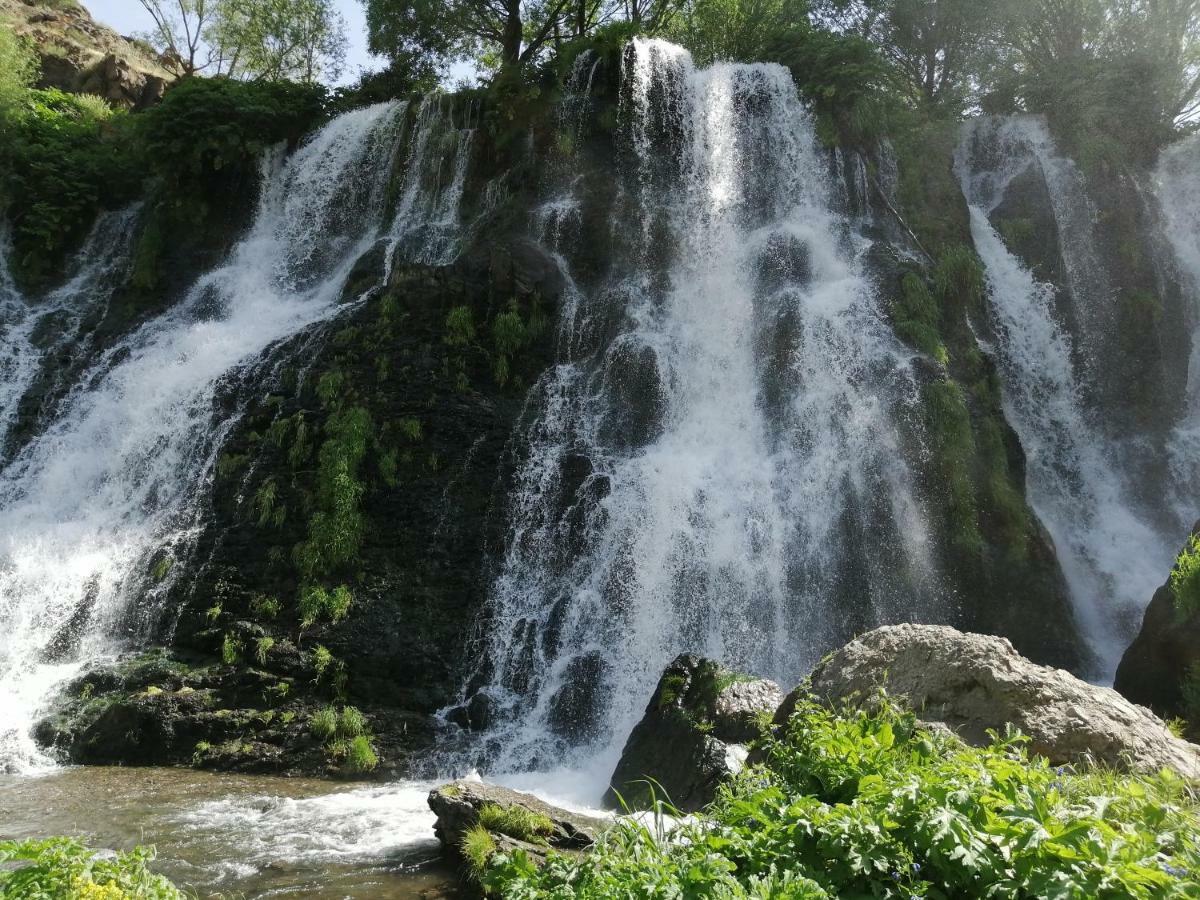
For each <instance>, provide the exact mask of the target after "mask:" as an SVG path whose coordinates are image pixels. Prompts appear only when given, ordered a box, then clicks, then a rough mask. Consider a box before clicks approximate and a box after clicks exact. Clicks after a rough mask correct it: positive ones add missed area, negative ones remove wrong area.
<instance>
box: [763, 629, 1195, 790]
mask: <svg viewBox="0 0 1200 900" xmlns="http://www.w3.org/2000/svg"><path fill="white" fill-rule="evenodd" d="M881 689H886V690H887V691H888V693H889V694H892V695H894V696H897V697H899V698H902V699H903V700H904V701H905V702H907V703H908V705H909V706H910V707H911V708H912V709H913V710H914V711H915V712H916V714H917V716H918V718H920V719H921V720H922V721H925V722H928V723H932V724H937V725H943V726H945V727H947V728H949V729H950V730H951V731H953V732H954V733H955V734H957V735H958V736H959V737H961V738H962V739H963V740H965V741H967V742H968V743H971V744H977V745H987V744H989V743H991V740H992V739H991V737H990V735H989V731H996V732H1000V733H1003V731H1004V729H1005V727H1006V726H1008V725H1014V726H1016V727H1017V728H1019V729H1020V730H1021V731H1022V732H1023V733H1024V734H1026V735H1028V736H1029V738H1030V743H1029V749H1030V751H1031V752H1033V753H1037V754H1039V755H1041V756H1044V757H1046V758H1047V759H1048V760H1050V762H1052V763H1054V764H1066V763H1080V762H1087V761H1096V762H1099V763H1101V764H1102V765H1105V766H1108V767H1111V768H1115V769H1120V770H1125V771H1128V770H1137V771H1150V772H1157V771H1159V770H1160V769H1163V768H1171V769H1174V770H1175V771H1177V772H1178V773H1179V774H1181V775H1183V776H1184V777H1187V778H1193V779H1200V747H1197V746H1195V745H1194V744H1189V743H1188V742H1187V741H1184V740H1181V739H1179V738H1177V737H1175V736H1173V735H1172V734H1171V733H1170V731H1169V730H1168V729H1167V726H1166V724H1165V723H1164V722H1163V721H1162V720H1161V719H1159V718H1158V717H1156V716H1155V715H1154V714H1153V713H1151V712H1150V711H1149V710H1147V709H1145V708H1144V707H1141V706H1136V705H1135V704H1133V703H1130V702H1129V701H1128V700H1126V699H1125V698H1124V697H1122V696H1121V695H1120V694H1118V693H1117V692H1116V691H1114V690H1111V689H1109V688H1101V687H1096V686H1095V685H1091V684H1088V683H1086V682H1084V681H1081V680H1080V679H1078V678H1076V677H1075V676H1073V675H1071V674H1070V673H1069V672H1065V671H1063V670H1061V669H1050V668H1047V667H1045V666H1039V665H1036V664H1035V663H1032V662H1030V661H1029V660H1027V659H1025V658H1024V657H1022V656H1021V655H1020V654H1018V653H1017V651H1016V650H1014V649H1013V646H1012V644H1010V643H1009V642H1008V641H1007V640H1005V639H1004V638H998V637H990V636H987V635H979V634H964V633H963V632H961V631H957V630H955V629H953V628H947V627H944V626H934V625H895V626H889V627H885V628H878V629H876V630H874V631H872V632H869V633H868V634H865V635H863V636H862V637H860V638H858V639H856V640H854V641H851V642H850V643H849V644H847V645H846V646H845V647H843V648H842V649H840V650H838V651H837V652H835V653H833V654H831V655H830V656H828V657H827V658H826V659H825V660H823V661H822V662H821V664H820V665H819V666H818V667H817V668H816V670H814V672H813V673H812V675H811V676H810V678H809V683H808V684H807V685H805V686H802V687H801V688H798V689H797V690H796V691H795V692H793V693H792V694H791V695H789V697H788V700H787V701H785V702H784V704H783V705H782V706H781V707H780V708H779V711H778V712H777V713H776V723H777V724H782V723H783V722H785V721H786V720H787V718H788V716H789V715H790V714H791V711H792V710H793V709H794V708H795V704H796V702H797V699H798V698H799V697H802V696H805V695H806V694H807V693H809V692H810V691H811V694H812V695H813V696H814V697H816V698H817V699H818V700H820V701H822V702H824V703H827V704H830V705H834V706H840V705H845V704H866V705H869V704H871V703H872V702H874V700H875V698H877V697H878V696H879V691H880V690H881Z"/></svg>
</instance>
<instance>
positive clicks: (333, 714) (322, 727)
mask: <svg viewBox="0 0 1200 900" xmlns="http://www.w3.org/2000/svg"><path fill="white" fill-rule="evenodd" d="M337 727H338V715H337V711H336V710H335V709H334V708H333V707H332V706H326V707H325V708H324V709H319V710H317V711H316V712H315V713H313V714H312V716H311V717H310V718H309V720H308V730H309V731H311V732H312V734H313V737H315V738H317V739H318V740H321V741H327V740H329V739H330V738H332V737H333V736H334V735H335V734H336V733H337Z"/></svg>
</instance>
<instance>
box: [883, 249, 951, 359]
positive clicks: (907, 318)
mask: <svg viewBox="0 0 1200 900" xmlns="http://www.w3.org/2000/svg"><path fill="white" fill-rule="evenodd" d="M892 315H893V318H894V321H895V327H896V334H898V335H899V336H900V338H901V339H902V340H904V341H905V342H906V343H908V344H910V345H911V346H913V347H915V348H916V349H917V350H919V351H921V352H922V353H924V354H925V355H926V356H930V357H932V358H933V359H935V360H937V361H938V362H939V363H940V364H941V365H943V366H944V365H946V364H947V363H949V361H950V357H949V354H948V353H947V351H946V345H945V344H944V343H943V342H942V336H941V333H940V330H939V320H940V319H941V313H940V310H939V308H938V304H937V300H936V299H934V296H933V294H932V293H931V292H930V290H929V287H928V285H926V283H925V280H924V279H923V278H921V277H920V276H919V275H917V274H915V273H911V272H910V273H909V274H907V275H905V276H904V278H903V279H902V281H901V283H900V298H899V300H898V301H897V302H896V304H895V306H894V307H893V310H892Z"/></svg>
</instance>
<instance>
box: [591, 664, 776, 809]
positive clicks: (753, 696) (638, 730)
mask: <svg viewBox="0 0 1200 900" xmlns="http://www.w3.org/2000/svg"><path fill="white" fill-rule="evenodd" d="M782 701H783V692H782V691H781V690H780V689H779V687H778V685H776V684H774V683H773V682H770V681H765V680H761V679H754V678H749V677H747V676H744V675H739V674H737V673H733V672H729V671H727V670H725V669H723V668H722V667H721V666H720V665H719V664H718V663H716V662H713V661H712V660H708V659H702V658H700V657H697V656H690V655H685V656H680V657H679V658H678V659H676V660H675V661H674V662H673V663H671V665H670V666H668V667H667V669H666V671H665V672H663V676H662V678H661V679H660V681H659V683H658V687H657V688H656V689H655V691H654V696H653V697H651V698H650V703H649V705H648V706H647V707H646V714H645V716H643V717H642V720H641V721H640V722H638V724H637V725H636V726H635V727H634V729H633V733H632V734H630V736H629V740H628V741H627V742H626V744H625V749H624V751H623V752H622V754H621V760H620V762H619V763H618V764H617V768H616V771H615V772H614V773H613V776H612V785H611V787H610V788H609V790H608V792H607V793H606V794H605V796H604V803H605V805H606V806H609V807H617V806H619V805H620V804H621V803H622V801H623V802H624V803H625V804H626V805H627V806H629V807H630V808H631V809H644V808H647V807H648V806H649V805H650V803H651V800H652V796H656V797H657V799H659V800H666V801H667V802H668V803H670V804H671V805H672V806H674V807H675V808H676V809H679V810H681V811H682V812H695V811H696V810H699V809H701V808H702V807H704V806H705V805H707V804H708V803H709V802H711V801H712V799H713V797H715V796H716V791H717V788H718V787H719V786H720V785H721V783H722V782H724V781H725V780H727V779H728V778H729V777H730V776H731V775H733V774H735V773H736V772H738V771H739V770H740V769H741V767H742V765H743V764H744V762H745V759H746V756H747V749H746V747H745V744H746V743H747V742H749V741H751V740H753V739H754V738H755V737H756V736H757V735H758V734H760V733H761V729H762V725H763V722H764V720H765V719H767V718H768V717H769V716H770V715H771V713H773V712H774V711H775V709H776V708H778V706H779V704H780V703H781V702H782ZM651 779H652V781H653V785H651V784H648V783H647V780H651Z"/></svg>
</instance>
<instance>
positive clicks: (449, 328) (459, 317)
mask: <svg viewBox="0 0 1200 900" xmlns="http://www.w3.org/2000/svg"><path fill="white" fill-rule="evenodd" d="M445 342H446V345H447V346H449V347H469V346H470V345H471V344H473V343H474V342H475V322H474V321H473V319H472V317H471V308H470V307H468V306H456V307H454V309H452V310H450V312H449V313H448V314H447V315H446V337H445Z"/></svg>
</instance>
